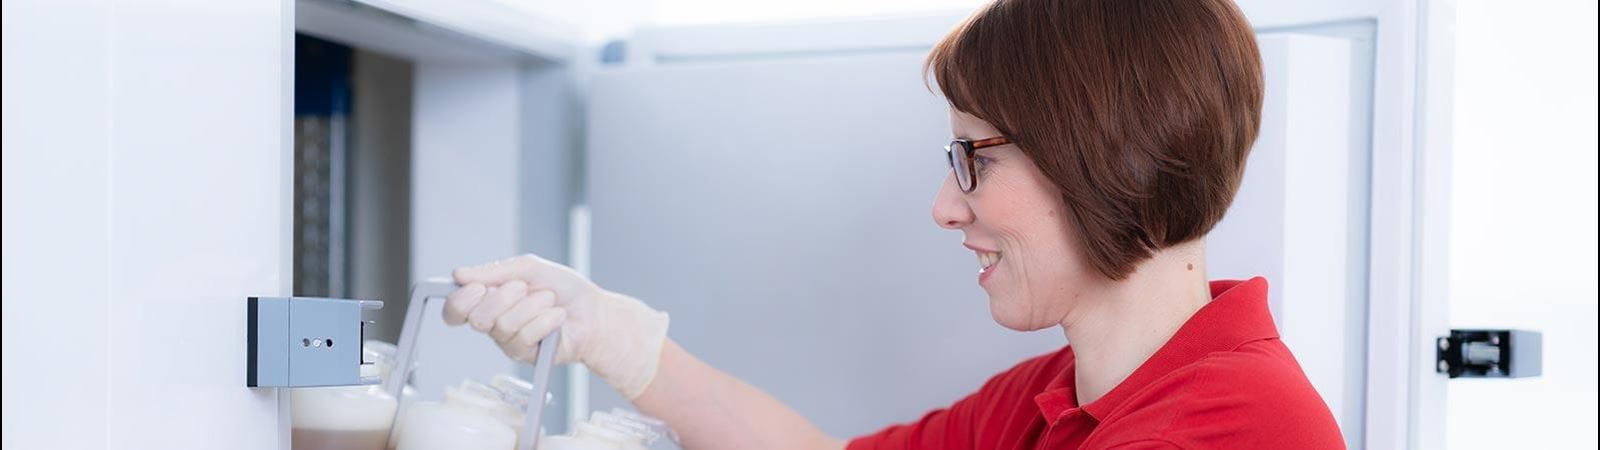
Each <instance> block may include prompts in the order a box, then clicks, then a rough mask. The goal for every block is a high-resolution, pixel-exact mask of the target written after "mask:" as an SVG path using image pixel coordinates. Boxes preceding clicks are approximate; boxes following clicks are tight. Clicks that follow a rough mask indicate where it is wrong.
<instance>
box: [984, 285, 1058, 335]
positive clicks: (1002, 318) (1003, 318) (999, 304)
mask: <svg viewBox="0 0 1600 450" xmlns="http://www.w3.org/2000/svg"><path fill="white" fill-rule="evenodd" d="M1015 306H1016V305H1011V304H1009V303H1007V302H1006V301H1005V299H1002V298H999V297H997V296H995V295H993V294H990V295H989V317H991V318H993V319H994V323H998V324H1000V326H1002V327H1006V328H1009V329H1012V330H1016V331H1038V330H1043V329H1045V328H1050V327H1051V326H1054V325H1056V324H1055V323H1048V322H1046V323H1039V322H1040V321H1038V320H1034V317H1032V316H1030V315H1029V314H1028V313H1027V312H1026V311H1022V310H1018V309H1019V308H1016V307H1015Z"/></svg>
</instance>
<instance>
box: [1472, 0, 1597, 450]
mask: <svg viewBox="0 0 1600 450" xmlns="http://www.w3.org/2000/svg"><path fill="white" fill-rule="evenodd" d="M1457 12H1458V16H1457V31H1458V33H1459V34H1458V35H1457V41H1456V64H1457V66H1456V112H1455V114H1456V116H1455V118H1456V123H1455V130H1456V132H1455V155H1454V156H1455V192H1454V199H1453V200H1454V204H1453V205H1452V208H1453V213H1454V217H1452V219H1451V222H1452V224H1451V226H1452V231H1453V233H1454V234H1453V236H1452V239H1451V248H1450V250H1451V258H1450V264H1451V276H1450V278H1451V280H1450V291H1451V295H1452V297H1453V299H1454V300H1453V302H1452V303H1451V304H1450V323H1451V326H1452V327H1457V328H1462V327H1474V326H1484V327H1524V328H1531V329H1535V330H1541V331H1544V333H1545V334H1544V356H1545V363H1544V376H1543V377H1541V378H1537V379H1524V380H1454V381H1452V382H1451V383H1450V390H1449V392H1450V393H1449V399H1448V401H1449V407H1448V411H1449V417H1448V424H1447V428H1446V434H1447V435H1448V436H1449V437H1448V442H1449V445H1450V448H1463V449H1468V448H1483V449H1491V448H1595V445H1596V429H1595V425H1594V424H1595V420H1596V417H1595V416H1596V413H1595V411H1596V409H1595V395H1596V392H1595V386H1596V376H1595V373H1596V372H1595V370H1596V367H1595V356H1594V355H1595V350H1594V344H1595V333H1596V329H1595V321H1596V319H1595V314H1596V311H1595V305H1596V297H1597V295H1600V294H1597V292H1596V289H1595V286H1596V284H1595V271H1596V267H1595V266H1596V264H1595V261H1596V254H1595V247H1596V241H1595V234H1596V233H1595V228H1596V220H1595V217H1596V214H1595V203H1596V198H1595V197H1596V196H1595V191H1596V184H1595V179H1596V173H1595V163H1596V161H1595V153H1596V139H1595V121H1596V117H1595V109H1596V101H1595V98H1596V95H1595V78H1596V71H1595V64H1596V62H1595V52H1596V48H1595V40H1596V37H1595V27H1596V19H1595V13H1596V11H1595V3H1594V2H1583V1H1554V0H1536V1H1518V2H1496V1H1487V0H1471V1H1463V2H1461V4H1460V5H1459V10H1458V11H1457Z"/></svg>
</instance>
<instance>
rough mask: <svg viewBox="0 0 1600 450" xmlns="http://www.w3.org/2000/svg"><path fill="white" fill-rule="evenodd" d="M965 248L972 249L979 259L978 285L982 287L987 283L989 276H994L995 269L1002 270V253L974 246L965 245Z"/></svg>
mask: <svg viewBox="0 0 1600 450" xmlns="http://www.w3.org/2000/svg"><path fill="white" fill-rule="evenodd" d="M963 246H965V247H967V248H968V249H971V250H972V251H973V253H974V254H976V255H977V257H978V285H980V286H981V285H983V283H984V282H985V281H988V280H989V276H991V275H994V271H995V269H998V268H1000V251H998V250H989V249H986V248H983V247H978V246H975V245H972V244H963Z"/></svg>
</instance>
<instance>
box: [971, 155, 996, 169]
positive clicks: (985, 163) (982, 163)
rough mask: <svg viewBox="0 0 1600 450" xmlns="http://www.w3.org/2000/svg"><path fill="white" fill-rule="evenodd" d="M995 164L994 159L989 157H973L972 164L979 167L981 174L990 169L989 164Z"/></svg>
mask: <svg viewBox="0 0 1600 450" xmlns="http://www.w3.org/2000/svg"><path fill="white" fill-rule="evenodd" d="M993 162H994V159H992V158H989V157H987V156H983V155H972V163H973V165H976V166H978V171H979V172H982V171H984V169H987V168H989V164H990V163H993Z"/></svg>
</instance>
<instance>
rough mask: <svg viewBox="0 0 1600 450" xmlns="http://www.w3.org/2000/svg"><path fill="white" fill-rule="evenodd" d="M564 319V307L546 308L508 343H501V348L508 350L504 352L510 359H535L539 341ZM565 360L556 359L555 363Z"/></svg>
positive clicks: (565, 315)
mask: <svg viewBox="0 0 1600 450" xmlns="http://www.w3.org/2000/svg"><path fill="white" fill-rule="evenodd" d="M566 321H567V309H566V308H562V307H559V306H557V307H552V308H549V309H546V310H544V312H542V313H539V315H538V316H535V317H534V318H533V320H530V321H528V324H527V325H523V327H522V329H521V330H518V331H517V335H516V336H514V337H512V338H511V340H510V341H507V342H508V343H509V344H508V345H502V346H501V349H502V350H508V351H507V352H506V354H507V355H508V356H511V358H512V359H516V360H518V361H523V362H533V361H536V360H538V358H539V341H542V340H544V338H545V337H547V336H549V335H550V333H551V332H554V331H555V330H556V328H560V327H561V324H562V323H564V322H566ZM562 340H563V341H565V340H566V339H565V338H563V339H562ZM507 347H510V349H507ZM556 356H558V357H559V356H562V355H561V354H560V352H556ZM565 362H566V361H556V364H562V363H565Z"/></svg>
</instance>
